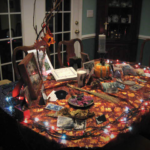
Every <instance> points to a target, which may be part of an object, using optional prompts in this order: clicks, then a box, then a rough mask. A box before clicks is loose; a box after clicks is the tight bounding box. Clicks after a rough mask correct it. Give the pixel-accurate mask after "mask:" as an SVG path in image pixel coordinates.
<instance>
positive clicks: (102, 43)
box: [98, 34, 106, 53]
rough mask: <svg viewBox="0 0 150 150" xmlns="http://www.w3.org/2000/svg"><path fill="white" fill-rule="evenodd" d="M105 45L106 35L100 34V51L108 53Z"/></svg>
mask: <svg viewBox="0 0 150 150" xmlns="http://www.w3.org/2000/svg"><path fill="white" fill-rule="evenodd" d="M105 46H106V35H104V34H100V35H99V42H98V53H106V48H105Z"/></svg>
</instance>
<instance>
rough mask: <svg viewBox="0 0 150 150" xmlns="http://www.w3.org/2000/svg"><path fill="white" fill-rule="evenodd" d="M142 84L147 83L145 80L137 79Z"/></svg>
mask: <svg viewBox="0 0 150 150" xmlns="http://www.w3.org/2000/svg"><path fill="white" fill-rule="evenodd" d="M137 80H138V81H140V82H143V83H146V82H147V81H145V80H143V79H137Z"/></svg>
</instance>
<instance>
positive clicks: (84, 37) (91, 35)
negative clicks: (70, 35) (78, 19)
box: [82, 33, 96, 40]
mask: <svg viewBox="0 0 150 150" xmlns="http://www.w3.org/2000/svg"><path fill="white" fill-rule="evenodd" d="M95 36H96V34H95V33H93V34H86V35H82V40H84V39H91V38H95Z"/></svg>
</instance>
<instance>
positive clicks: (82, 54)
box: [80, 52, 90, 63]
mask: <svg viewBox="0 0 150 150" xmlns="http://www.w3.org/2000/svg"><path fill="white" fill-rule="evenodd" d="M80 54H81V60H82V63H84V62H87V61H90V58H89V55H88V54H87V53H83V52H81V53H80Z"/></svg>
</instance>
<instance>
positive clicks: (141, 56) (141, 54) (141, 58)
mask: <svg viewBox="0 0 150 150" xmlns="http://www.w3.org/2000/svg"><path fill="white" fill-rule="evenodd" d="M148 41H150V39H146V40H144V41H143V43H142V46H141V51H140V63H141V65H142V60H143V52H144V46H145V44H146V42H148ZM149 66H150V59H149Z"/></svg>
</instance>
